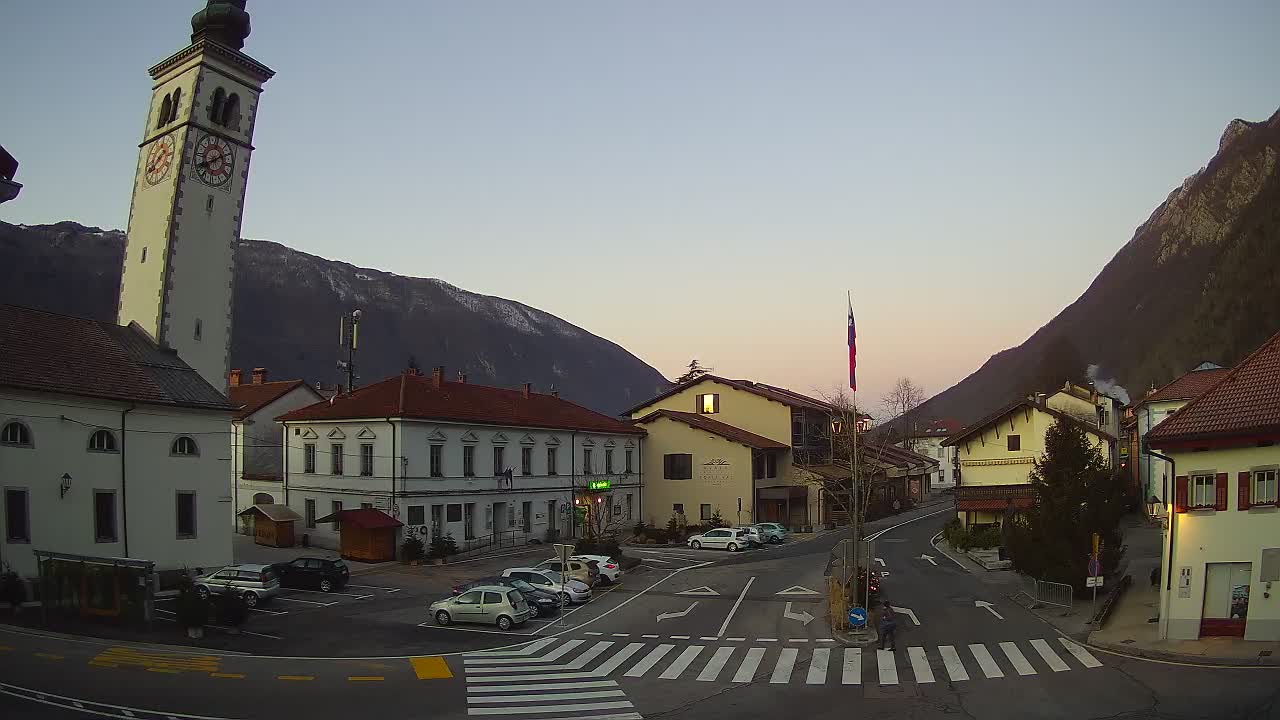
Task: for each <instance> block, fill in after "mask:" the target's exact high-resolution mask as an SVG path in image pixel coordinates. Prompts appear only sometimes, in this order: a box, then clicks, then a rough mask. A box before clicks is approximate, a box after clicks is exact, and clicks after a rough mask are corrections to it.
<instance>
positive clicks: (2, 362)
mask: <svg viewBox="0 0 1280 720" xmlns="http://www.w3.org/2000/svg"><path fill="white" fill-rule="evenodd" d="M0 356H2V357H0V387H10V388H17V389H21V390H32V391H36V392H51V393H63V394H67V395H77V396H81V397H94V398H105V399H110V400H122V401H125V402H140V403H151V404H156V405H172V406H179V407H195V408H208V409H214V410H231V409H233V406H232V405H231V404H230V403H228V402H227V398H226V397H225V396H223V394H222V391H221V389H220V388H215V387H214V386H212V385H210V384H209V383H208V382H207V381H205V379H204V378H202V377H201V376H200V374H199V373H197V372H196V371H195V370H193V369H192V368H191V366H190V365H187V364H186V363H185V362H183V361H182V359H181V358H179V357H178V355H177V353H175V352H174V351H172V350H169V349H167V348H162V347H160V346H158V345H157V344H156V343H155V341H153V340H152V339H151V338H150V337H149V336H148V335H147V334H146V333H145V332H144V331H143V330H142V329H141V328H139V327H138V326H137V325H129V326H127V327H126V326H122V325H116V324H115V323H113V322H104V321H99V320H89V319H86V318H78V317H72V316H70V315H59V314H57V313H51V312H44V311H43V310H33V309H31V308H25V307H19V306H17V305H0Z"/></svg>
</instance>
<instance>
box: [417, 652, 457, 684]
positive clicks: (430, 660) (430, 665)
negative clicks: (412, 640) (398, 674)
mask: <svg viewBox="0 0 1280 720" xmlns="http://www.w3.org/2000/svg"><path fill="white" fill-rule="evenodd" d="M409 664H410V665H412V666H413V672H414V673H416V674H417V676H418V679H419V680H440V679H444V678H451V677H453V673H452V672H450V671H449V664H448V663H446V662H445V661H444V658H442V657H440V656H439V655H429V656H426V657H413V658H409Z"/></svg>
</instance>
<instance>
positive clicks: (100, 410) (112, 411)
mask: <svg viewBox="0 0 1280 720" xmlns="http://www.w3.org/2000/svg"><path fill="white" fill-rule="evenodd" d="M47 402H54V403H59V404H60V405H69V406H71V407H65V406H63V407H53V406H49V405H46V404H42V403H47ZM127 407H128V405H125V404H119V403H112V402H105V401H87V400H83V399H77V398H70V397H66V396H53V395H30V394H17V393H4V394H0V425H3V424H4V423H7V422H8V421H9V420H12V419H17V420H21V421H22V422H24V423H26V424H27V425H28V426H29V427H30V429H31V432H32V435H33V440H34V442H33V447H31V448H21V447H10V446H5V445H0V486H3V487H6V488H9V487H14V488H25V489H27V491H28V493H29V494H28V503H29V508H30V523H31V542H30V543H15V542H6V543H4V544H3V546H2V547H3V558H2V559H3V561H4V562H6V563H9V564H11V565H12V566H13V567H14V569H15V570H17V571H18V572H19V573H21V574H23V575H28V576H30V575H35V574H36V566H35V558H34V555H33V554H32V552H31V551H32V550H34V549H40V550H52V551H56V552H66V553H76V554H82V555H100V556H114V557H124V556H126V555H127V556H128V557H133V558H138V559H145V560H152V561H154V562H155V563H156V569H157V570H168V569H179V568H183V567H189V568H196V567H203V568H210V567H217V566H220V565H225V564H228V563H230V562H231V526H230V525H229V524H228V523H227V522H226V517H227V511H228V508H229V507H230V504H231V497H230V488H229V487H228V485H227V478H228V477H229V476H230V472H231V463H230V453H229V450H228V432H227V428H228V425H229V423H230V420H231V413H230V412H209V411H199V410H180V409H172V408H164V407H160V406H145V405H144V406H139V407H138V408H137V409H135V410H133V411H132V412H130V413H129V414H128V415H127V416H126V420H125V422H126V425H125V427H126V428H127V433H126V434H123V435H122V433H121V432H120V427H121V410H123V409H125V408H127ZM60 416H65V417H66V418H67V419H60ZM98 428H106V429H109V430H111V431H112V433H113V434H114V435H115V437H116V442H117V445H116V447H117V452H95V451H91V450H89V449H88V443H89V436H90V435H91V434H92V433H93V432H94V431H95V430H96V429H98ZM179 435H190V436H191V437H192V438H193V439H194V440H195V441H196V443H197V445H198V447H199V449H200V454H199V455H198V456H196V457H176V456H173V455H171V454H170V447H171V445H172V443H173V440H174V439H175V438H176V437H178V436H179ZM122 438H123V440H124V443H123V447H124V459H125V463H126V475H125V482H121V469H120V461H121V453H120V452H119V448H120V447H121V440H122ZM64 473H67V474H70V475H71V477H72V480H71V489H70V491H69V492H68V493H67V494H66V496H65V497H59V486H60V478H61V477H62V475H63V474H64ZM94 490H107V491H114V492H115V493H116V501H115V504H116V538H117V539H116V541H115V542H97V541H96V540H95V537H94V535H95V533H94ZM179 491H182V492H193V493H195V495H196V536H195V537H194V538H179V537H178V536H177V493H178V492H179ZM126 508H127V511H128V517H127V520H128V522H127V533H128V550H127V553H126V549H125V533H126V523H125V520H126V518H125V511H126ZM5 521H6V518H5V516H4V515H3V514H0V525H2V524H3V523H4V522H5ZM5 537H7V529H6V532H5V534H4V535H0V538H5Z"/></svg>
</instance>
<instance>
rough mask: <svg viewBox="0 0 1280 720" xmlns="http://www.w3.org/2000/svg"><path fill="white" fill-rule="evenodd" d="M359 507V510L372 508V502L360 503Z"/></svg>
mask: <svg viewBox="0 0 1280 720" xmlns="http://www.w3.org/2000/svg"><path fill="white" fill-rule="evenodd" d="M360 509H361V510H372V509H373V503H360Z"/></svg>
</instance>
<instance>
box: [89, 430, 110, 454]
mask: <svg viewBox="0 0 1280 720" xmlns="http://www.w3.org/2000/svg"><path fill="white" fill-rule="evenodd" d="M89 449H90V450H93V451H94V452H115V451H116V436H115V435H112V434H111V431H110V430H95V431H94V433H93V434H92V435H90V436H89Z"/></svg>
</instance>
